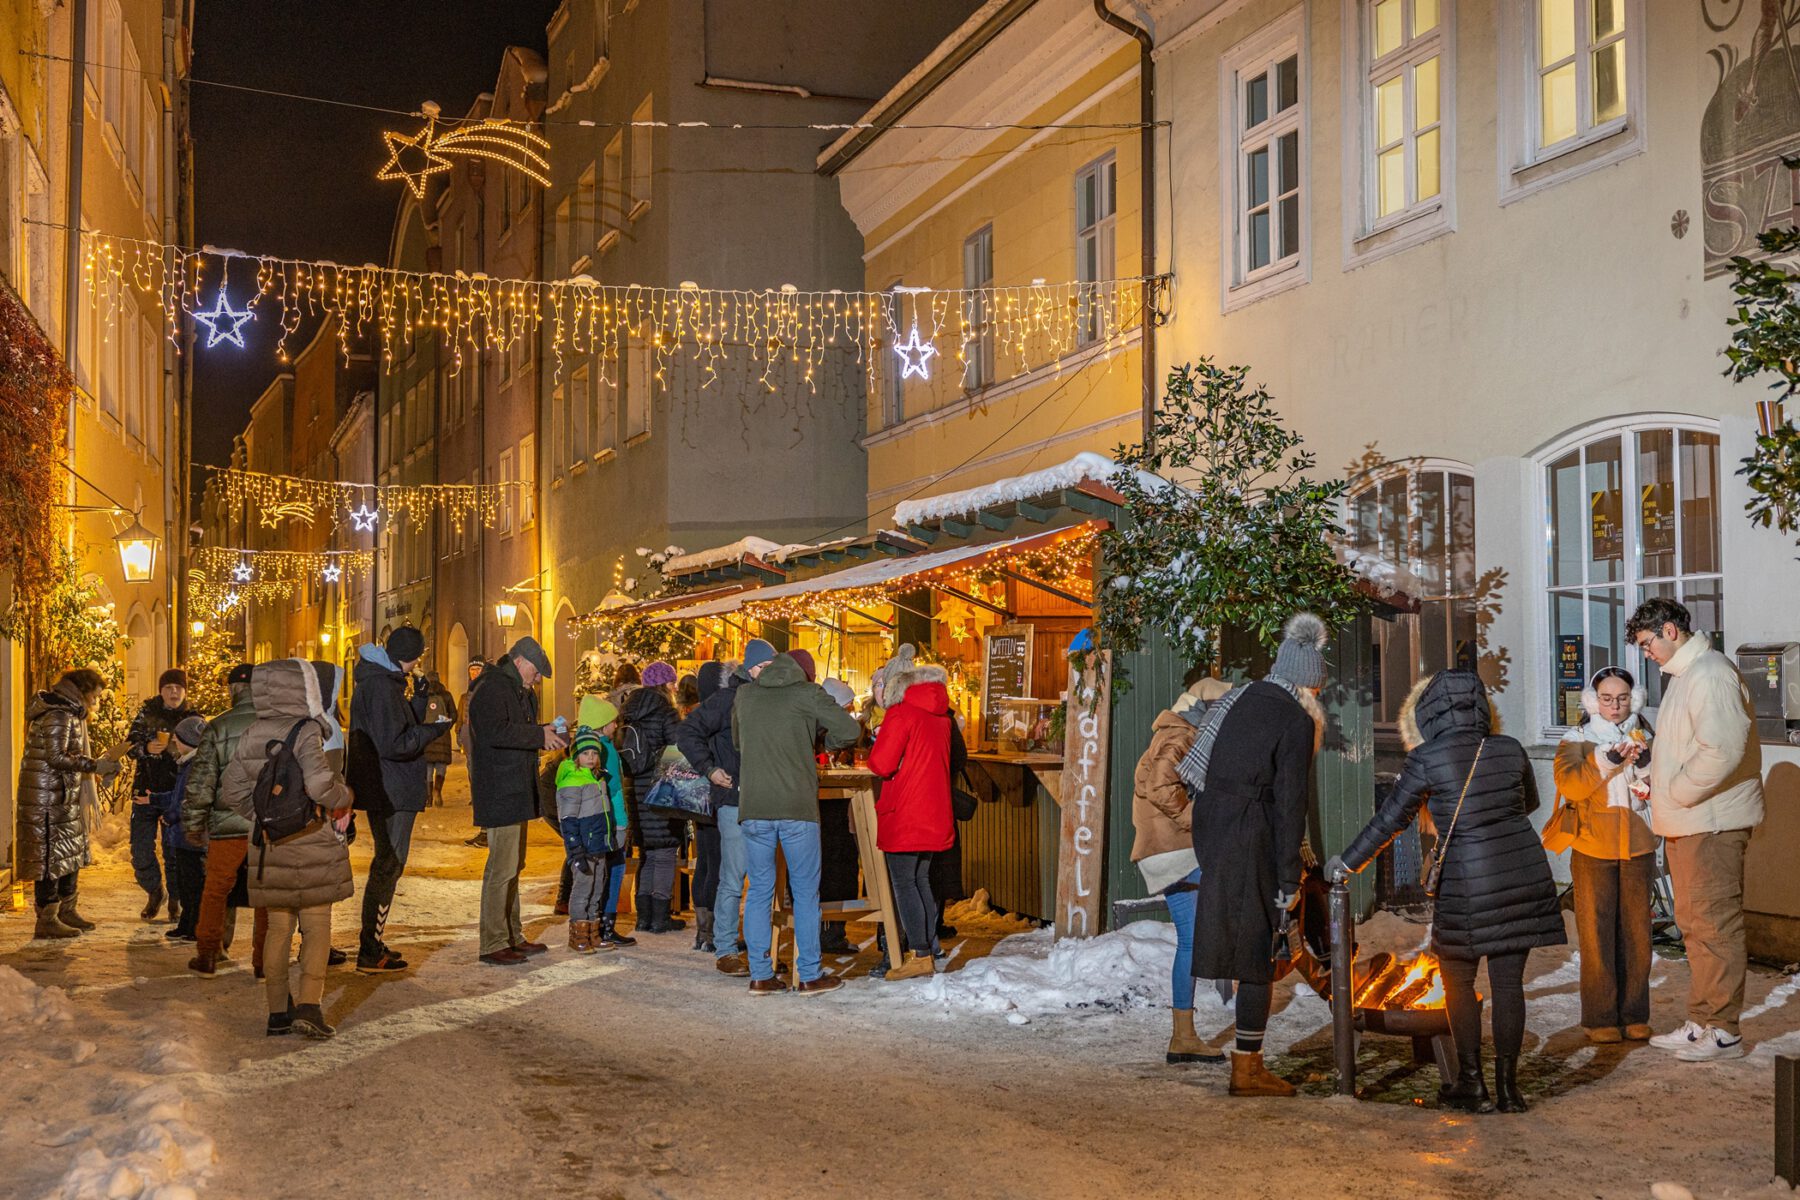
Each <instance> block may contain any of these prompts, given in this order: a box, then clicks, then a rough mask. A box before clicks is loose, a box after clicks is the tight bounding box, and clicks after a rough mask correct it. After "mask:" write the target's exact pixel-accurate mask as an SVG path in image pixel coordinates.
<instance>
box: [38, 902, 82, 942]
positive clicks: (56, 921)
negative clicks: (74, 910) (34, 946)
mask: <svg viewBox="0 0 1800 1200" xmlns="http://www.w3.org/2000/svg"><path fill="white" fill-rule="evenodd" d="M61 909H62V901H60V900H59V901H57V902H56V903H55V904H46V905H45V906H44V907H42V908H40V909H38V915H37V929H36V930H34V931H33V932H32V935H31V936H32V937H34V938H72V937H80V936H81V930H79V929H76V928H74V927H73V926H69V925H64V924H63V923H62V918H61V917H59V916H58V915H57V914H58V913H59V912H60V911H61Z"/></svg>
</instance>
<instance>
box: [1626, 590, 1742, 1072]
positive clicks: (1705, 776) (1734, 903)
mask: <svg viewBox="0 0 1800 1200" xmlns="http://www.w3.org/2000/svg"><path fill="white" fill-rule="evenodd" d="M1625 636H1626V637H1627V638H1629V639H1630V640H1631V642H1632V644H1633V645H1635V646H1637V647H1638V649H1640V650H1642V651H1643V652H1644V653H1645V654H1646V655H1648V656H1649V657H1650V658H1651V659H1652V660H1654V661H1655V662H1656V663H1657V664H1658V665H1659V666H1660V667H1662V670H1663V674H1664V675H1666V676H1668V677H1669V679H1668V682H1667V683H1666V684H1665V686H1664V689H1663V701H1662V704H1661V706H1659V707H1658V709H1657V721H1656V723H1657V730H1656V754H1655V757H1654V758H1653V759H1652V760H1651V763H1650V818H1651V820H1650V824H1651V827H1652V828H1653V829H1655V831H1656V832H1657V833H1658V834H1660V835H1661V836H1662V837H1663V838H1664V843H1663V845H1664V852H1665V854H1666V855H1667V857H1668V862H1669V874H1670V876H1671V878H1672V879H1673V881H1674V885H1675V920H1676V923H1677V924H1679V925H1680V926H1681V933H1682V937H1683V938H1684V939H1685V940H1686V942H1687V955H1688V968H1689V971H1690V981H1689V983H1688V1019H1687V1022H1686V1023H1685V1024H1684V1025H1682V1027H1681V1028H1679V1029H1676V1030H1674V1031H1672V1032H1670V1033H1665V1034H1663V1035H1662V1036H1661V1037H1656V1038H1652V1039H1651V1044H1652V1045H1655V1046H1658V1047H1660V1048H1662V1049H1664V1050H1673V1051H1675V1052H1676V1057H1678V1058H1680V1059H1683V1060H1685V1061H1687V1062H1711V1061H1713V1060H1715V1059H1721V1058H1739V1057H1741V1056H1742V1055H1743V1053H1744V1042H1743V1038H1742V1037H1741V1036H1740V1035H1739V1033H1738V1017H1739V1015H1740V1014H1741V1013H1742V1011H1743V1008H1744V967H1745V952H1744V850H1745V848H1746V847H1748V846H1749V844H1750V831H1751V830H1752V829H1754V828H1756V826H1758V825H1760V824H1761V823H1762V819H1763V792H1762V746H1761V744H1760V743H1759V742H1758V741H1757V738H1756V719H1755V711H1754V709H1753V708H1752V707H1751V702H1750V691H1749V689H1748V688H1747V687H1745V686H1744V680H1743V676H1741V675H1739V674H1738V670H1737V668H1736V667H1735V666H1733V665H1732V663H1731V660H1730V659H1728V658H1726V657H1725V656H1724V655H1723V654H1720V653H1719V652H1718V651H1717V650H1714V649H1713V648H1712V645H1711V643H1710V642H1709V641H1708V640H1707V639H1706V637H1705V636H1703V635H1701V636H1696V635H1695V634H1694V632H1693V628H1692V625H1691V622H1690V618H1689V616H1688V610H1687V609H1685V608H1683V607H1682V606H1681V605H1679V604H1677V603H1676V602H1675V601H1673V600H1666V599H1661V598H1658V599H1654V600H1646V601H1644V603H1642V604H1640V605H1638V609H1637V611H1636V612H1634V613H1633V614H1632V615H1631V620H1629V621H1627V622H1626V623H1625Z"/></svg>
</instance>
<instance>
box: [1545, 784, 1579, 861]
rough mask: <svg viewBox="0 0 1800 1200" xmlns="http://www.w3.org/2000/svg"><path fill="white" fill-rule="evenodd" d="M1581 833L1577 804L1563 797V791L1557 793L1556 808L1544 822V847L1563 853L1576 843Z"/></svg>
mask: <svg viewBox="0 0 1800 1200" xmlns="http://www.w3.org/2000/svg"><path fill="white" fill-rule="evenodd" d="M1580 833H1581V814H1579V813H1577V812H1576V811H1575V806H1574V805H1573V804H1570V803H1569V802H1568V800H1566V799H1564V798H1563V795H1562V793H1561V792H1558V793H1557V795H1556V808H1555V809H1554V810H1553V811H1552V812H1551V814H1550V819H1549V820H1548V821H1545V822H1544V832H1543V834H1542V841H1543V843H1544V849H1546V850H1548V851H1549V852H1550V853H1552V854H1561V853H1562V852H1563V851H1564V850H1567V849H1569V848H1570V847H1572V846H1574V845H1575V839H1576V837H1577V836H1579V835H1580Z"/></svg>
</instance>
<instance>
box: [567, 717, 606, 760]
mask: <svg viewBox="0 0 1800 1200" xmlns="http://www.w3.org/2000/svg"><path fill="white" fill-rule="evenodd" d="M589 750H592V751H593V752H594V753H595V754H599V753H600V735H599V734H598V733H596V732H595V731H593V730H592V729H589V728H588V727H587V726H586V725H583V726H582V727H581V728H580V729H577V730H576V731H575V740H574V742H572V743H571V744H570V746H569V757H571V758H579V757H580V756H581V755H583V754H585V753H586V752H587V751H589Z"/></svg>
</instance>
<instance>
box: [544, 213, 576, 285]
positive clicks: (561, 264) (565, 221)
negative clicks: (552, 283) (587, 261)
mask: <svg viewBox="0 0 1800 1200" xmlns="http://www.w3.org/2000/svg"><path fill="white" fill-rule="evenodd" d="M569 200H570V197H568V196H564V197H563V198H562V203H560V204H558V205H557V206H556V219H555V221H554V222H553V223H552V225H551V229H552V230H553V237H554V241H553V242H552V244H553V245H554V246H555V247H556V258H555V259H554V260H553V261H552V262H551V264H550V274H551V276H552V278H558V279H560V278H562V277H563V276H565V275H567V274H568V273H569V264H570V263H572V262H574V261H575V259H574V256H573V255H571V254H570V253H569V235H570V234H571V233H572V232H573V230H572V229H571V228H570V226H569V207H570V206H569Z"/></svg>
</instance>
